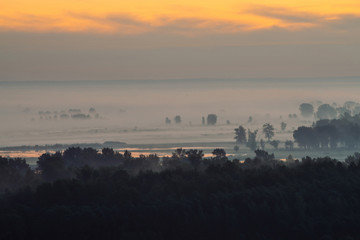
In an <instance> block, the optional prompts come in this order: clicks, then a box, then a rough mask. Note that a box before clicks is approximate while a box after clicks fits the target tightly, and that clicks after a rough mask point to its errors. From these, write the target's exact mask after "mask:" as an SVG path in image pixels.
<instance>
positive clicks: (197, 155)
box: [186, 149, 204, 169]
mask: <svg viewBox="0 0 360 240" xmlns="http://www.w3.org/2000/svg"><path fill="white" fill-rule="evenodd" d="M186 155H187V157H188V159H189V161H190V163H191V164H192V165H193V166H194V168H195V169H197V168H198V167H199V165H200V164H201V161H202V157H203V156H204V153H203V151H202V150H197V149H189V150H188V151H186Z"/></svg>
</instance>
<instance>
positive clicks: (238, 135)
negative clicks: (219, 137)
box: [234, 126, 246, 144]
mask: <svg viewBox="0 0 360 240" xmlns="http://www.w3.org/2000/svg"><path fill="white" fill-rule="evenodd" d="M234 130H235V137H234V138H235V139H236V142H237V143H240V144H241V143H246V130H245V128H244V127H243V126H239V127H238V128H235V129H234Z"/></svg>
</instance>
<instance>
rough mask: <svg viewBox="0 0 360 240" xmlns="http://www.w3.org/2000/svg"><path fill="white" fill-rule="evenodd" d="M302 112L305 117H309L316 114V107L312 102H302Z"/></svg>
mask: <svg viewBox="0 0 360 240" xmlns="http://www.w3.org/2000/svg"><path fill="white" fill-rule="evenodd" d="M299 110H300V113H301V115H302V116H303V117H305V118H309V117H311V116H313V115H314V107H313V105H311V104H310V103H302V104H301V105H300V106H299Z"/></svg>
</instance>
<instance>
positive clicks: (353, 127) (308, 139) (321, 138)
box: [293, 114, 360, 148]
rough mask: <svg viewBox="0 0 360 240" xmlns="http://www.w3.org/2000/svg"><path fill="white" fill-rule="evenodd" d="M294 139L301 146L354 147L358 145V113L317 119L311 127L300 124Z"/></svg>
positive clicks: (359, 126) (359, 141) (359, 140)
mask: <svg viewBox="0 0 360 240" xmlns="http://www.w3.org/2000/svg"><path fill="white" fill-rule="evenodd" d="M293 136H294V139H295V141H296V142H297V143H298V145H299V146H300V147H303V148H337V147H347V148H355V147H359V146H360V115H355V116H353V117H352V116H350V115H348V114H345V116H343V117H342V118H340V119H333V120H326V119H324V120H319V121H317V122H316V123H315V124H314V125H313V126H312V127H305V126H301V127H299V128H298V129H296V130H295V131H294V134H293Z"/></svg>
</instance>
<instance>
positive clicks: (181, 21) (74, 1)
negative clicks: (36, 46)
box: [0, 0, 360, 35]
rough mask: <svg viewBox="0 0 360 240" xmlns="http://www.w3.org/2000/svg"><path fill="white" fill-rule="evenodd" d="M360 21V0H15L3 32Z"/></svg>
mask: <svg viewBox="0 0 360 240" xmlns="http://www.w3.org/2000/svg"><path fill="white" fill-rule="evenodd" d="M349 16H351V17H355V18H357V17H359V16H360V3H359V1H358V0H356V1H354V0H343V1H338V0H302V1H299V0H275V1H272V3H271V5H270V4H268V2H267V1H265V0H255V1H249V0H242V1H235V0H224V1H204V0H201V1H190V0H184V1H181V3H179V4H176V3H173V2H169V1H165V0H153V1H146V0H134V1H115V0H107V1H101V0H87V1H84V0H71V1H70V0H52V1H45V0H33V1H28V0H11V1H4V2H3V3H2V6H1V13H0V30H1V31H25V32H98V33H120V34H142V33H146V32H165V33H176V34H184V35H193V34H201V33H223V32H225V33H233V32H235V33H236V32H241V31H253V30H259V29H271V28H284V29H289V30H299V29H304V28H311V27H316V26H321V25H327V24H329V23H330V24H332V23H336V22H337V21H341V20H342V19H343V18H344V17H346V18H348V17H349Z"/></svg>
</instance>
